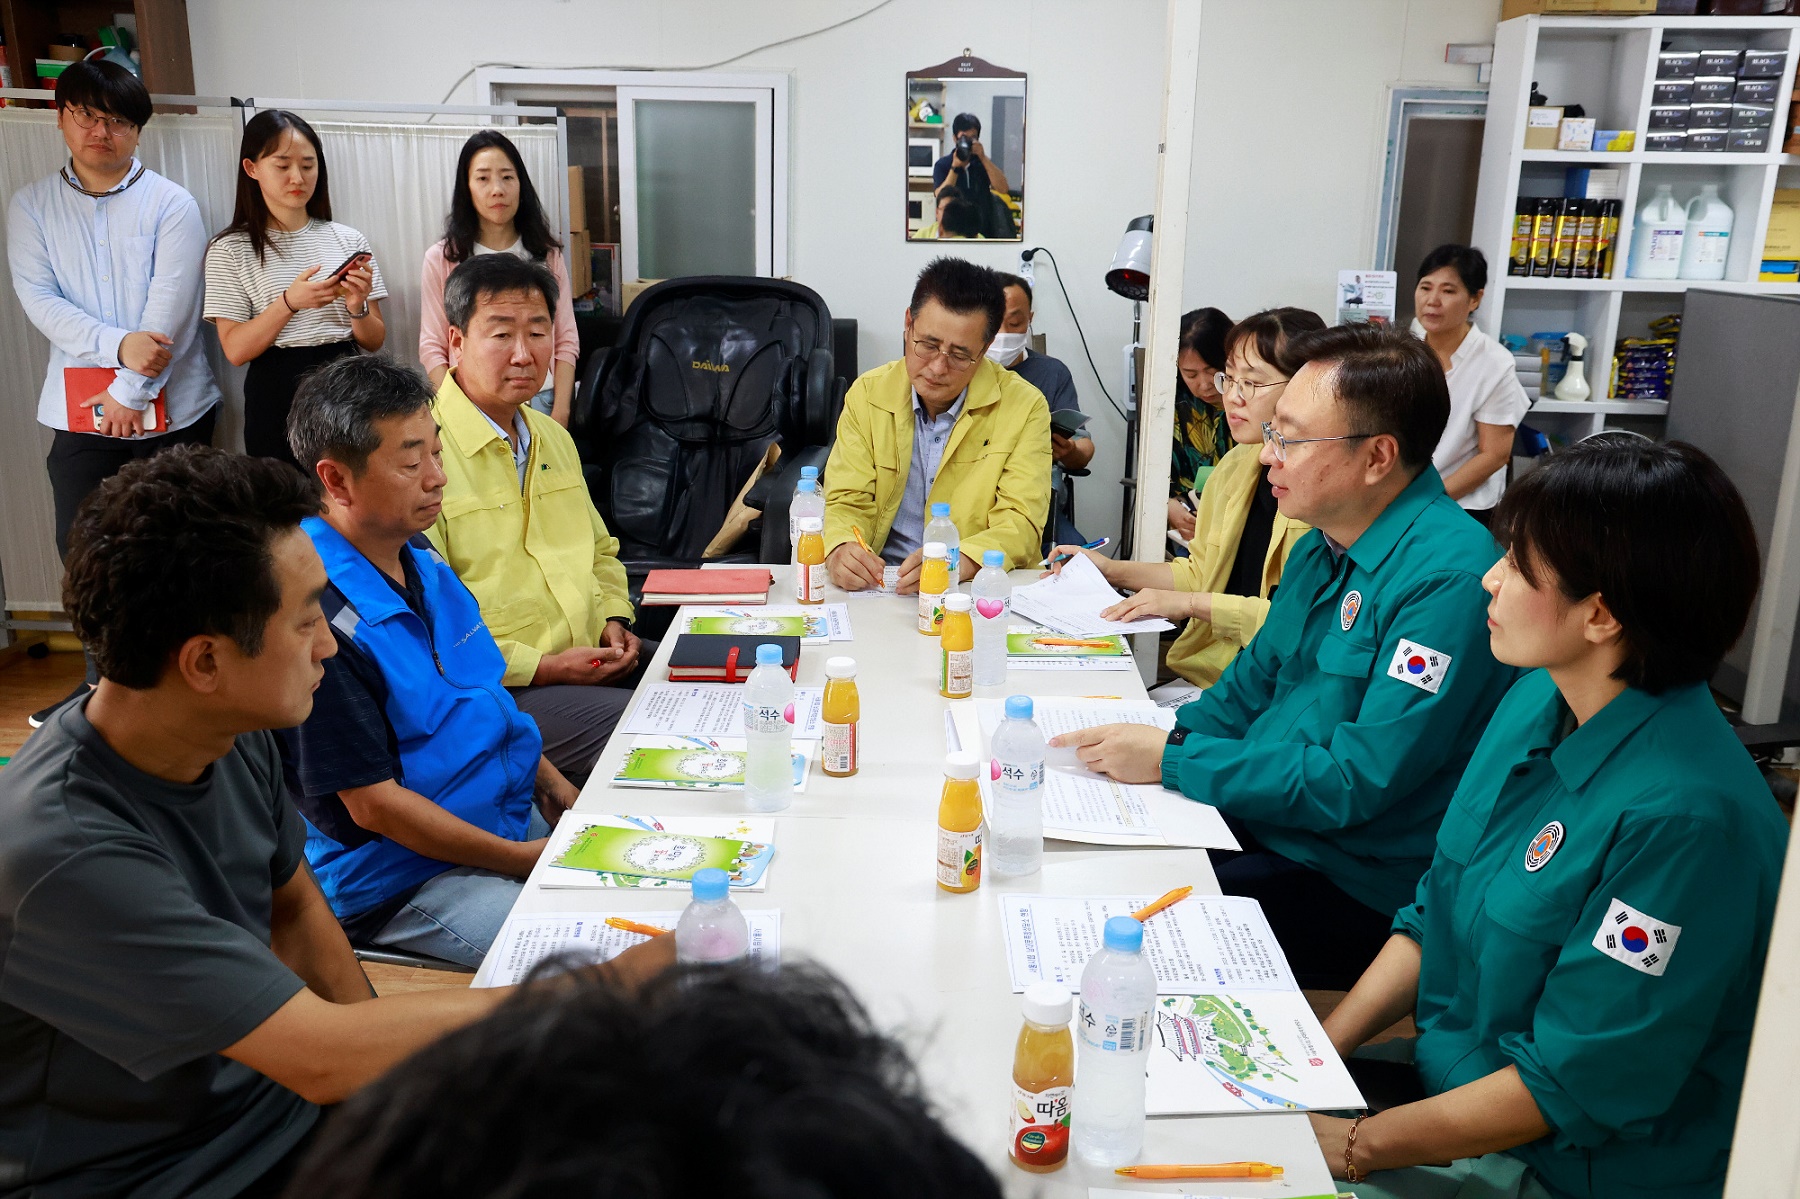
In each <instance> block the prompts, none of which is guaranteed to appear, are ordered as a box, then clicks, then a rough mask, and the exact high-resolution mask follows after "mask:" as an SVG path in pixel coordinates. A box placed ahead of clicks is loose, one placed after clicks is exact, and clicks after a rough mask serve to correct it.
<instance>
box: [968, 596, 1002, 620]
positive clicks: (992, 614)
mask: <svg viewBox="0 0 1800 1199" xmlns="http://www.w3.org/2000/svg"><path fill="white" fill-rule="evenodd" d="M975 610H976V611H977V612H979V613H981V614H982V615H983V616H985V617H987V618H988V619H989V620H993V619H995V618H996V617H998V616H999V615H1000V614H1001V613H1002V612H1004V611H1006V601H1005V600H997V599H978V600H976V601H975Z"/></svg>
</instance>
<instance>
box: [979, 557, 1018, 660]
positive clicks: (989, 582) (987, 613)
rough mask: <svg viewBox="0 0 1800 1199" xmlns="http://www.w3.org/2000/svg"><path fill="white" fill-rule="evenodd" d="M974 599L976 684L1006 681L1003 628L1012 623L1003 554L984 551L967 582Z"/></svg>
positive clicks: (1010, 601) (1009, 587)
mask: <svg viewBox="0 0 1800 1199" xmlns="http://www.w3.org/2000/svg"><path fill="white" fill-rule="evenodd" d="M969 597H970V598H971V599H972V600H973V601H974V608H975V611H974V621H975V685H976V686H977V687H994V686H998V685H999V684H1001V683H1004V682H1006V630H1007V629H1008V628H1009V627H1010V626H1011V624H1012V580H1011V579H1010V578H1008V577H1007V575H1006V553H1005V551H1003V550H984V551H983V552H982V555H981V569H980V570H978V571H976V572H975V578H974V580H973V581H972V582H971V583H970V584H969Z"/></svg>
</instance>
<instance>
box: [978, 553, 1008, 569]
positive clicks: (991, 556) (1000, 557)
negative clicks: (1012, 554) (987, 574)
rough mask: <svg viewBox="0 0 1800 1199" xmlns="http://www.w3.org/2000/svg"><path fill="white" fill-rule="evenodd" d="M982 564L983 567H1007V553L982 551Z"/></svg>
mask: <svg viewBox="0 0 1800 1199" xmlns="http://www.w3.org/2000/svg"><path fill="white" fill-rule="evenodd" d="M981 564H982V565H983V566H999V567H1004V566H1005V565H1006V551H1005V550H982V551H981Z"/></svg>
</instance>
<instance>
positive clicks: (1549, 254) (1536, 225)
mask: <svg viewBox="0 0 1800 1199" xmlns="http://www.w3.org/2000/svg"><path fill="white" fill-rule="evenodd" d="M1560 215H1562V201H1561V200H1560V199H1549V198H1544V199H1539V200H1538V201H1537V205H1536V210H1535V211H1534V212H1533V213H1532V216H1531V265H1530V267H1529V270H1530V273H1531V274H1532V275H1533V276H1534V277H1537V278H1540V279H1548V278H1549V277H1550V274H1551V271H1552V270H1553V269H1554V268H1555V266H1556V259H1555V257H1554V254H1553V250H1554V247H1555V241H1556V218H1557V217H1558V216H1560Z"/></svg>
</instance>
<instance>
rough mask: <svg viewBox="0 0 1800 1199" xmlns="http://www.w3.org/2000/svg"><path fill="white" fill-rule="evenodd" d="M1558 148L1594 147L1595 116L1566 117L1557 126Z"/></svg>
mask: <svg viewBox="0 0 1800 1199" xmlns="http://www.w3.org/2000/svg"><path fill="white" fill-rule="evenodd" d="M1556 148H1557V149H1558V150H1583V151H1585V150H1592V149H1593V148H1594V118H1593V117H1564V118H1563V119H1562V122H1561V123H1560V124H1559V125H1558V126H1557V132H1556Z"/></svg>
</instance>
